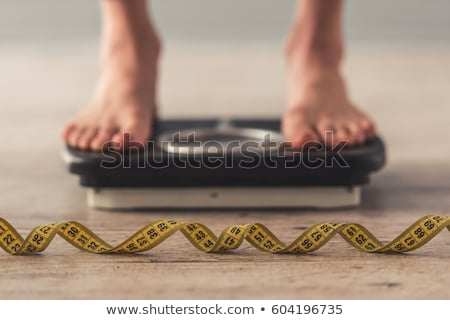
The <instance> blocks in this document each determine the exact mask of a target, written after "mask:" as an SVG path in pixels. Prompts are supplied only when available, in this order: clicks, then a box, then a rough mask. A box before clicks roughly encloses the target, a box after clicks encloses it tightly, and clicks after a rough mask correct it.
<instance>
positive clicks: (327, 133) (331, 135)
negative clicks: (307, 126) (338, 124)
mask: <svg viewBox="0 0 450 320" xmlns="http://www.w3.org/2000/svg"><path fill="white" fill-rule="evenodd" d="M316 131H317V135H318V136H319V137H320V140H321V142H322V143H323V144H324V145H325V146H327V147H332V146H333V144H334V140H336V136H335V135H336V128H335V127H334V126H333V124H332V123H331V122H330V121H320V122H319V123H318V124H317V126H316Z"/></svg>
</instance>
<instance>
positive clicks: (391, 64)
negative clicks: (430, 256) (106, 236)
mask: <svg viewBox="0 0 450 320" xmlns="http://www.w3.org/2000/svg"><path fill="white" fill-rule="evenodd" d="M330 1H331V0H330ZM295 6H296V1H294V0H283V1H273V0H245V1H238V0H228V1H223V0H152V1H151V11H152V15H153V16H154V19H155V20H156V22H157V25H158V28H159V30H160V33H161V34H162V38H163V41H164V56H163V59H162V69H161V71H162V74H161V87H160V89H161V90H160V92H161V94H160V97H159V101H160V103H159V104H160V107H161V115H162V116H163V117H173V116H177V117H188V116H203V117H205V116H218V115H223V114H231V115H239V116H253V117H254V116H263V117H266V116H267V117H268V116H279V115H280V114H281V113H282V111H283V108H284V61H283V42H284V37H285V34H286V33H287V31H288V30H289V26H290V23H291V18H292V16H293V12H294V9H295ZM345 32H346V39H347V41H346V42H347V55H346V61H345V65H344V72H345V75H346V77H347V79H348V81H349V87H350V91H351V96H352V97H353V100H354V101H355V102H356V103H357V104H358V105H359V106H361V108H362V109H363V110H365V111H366V112H367V113H368V114H370V115H371V116H372V118H374V119H375V121H376V123H377V125H378V128H379V132H380V135H382V136H383V137H384V138H385V140H386V141H387V143H388V152H389V153H388V155H389V166H388V171H387V172H388V173H389V172H391V173H393V174H391V175H387V176H386V178H385V179H388V178H389V179H390V178H392V179H397V181H399V182H398V183H400V184H401V179H400V178H399V177H397V176H396V173H397V172H399V170H400V171H401V170H406V169H404V168H407V167H408V166H415V165H418V166H421V167H422V168H423V167H424V164H427V163H431V160H432V161H433V164H435V165H437V167H439V165H440V166H441V167H442V166H445V168H446V169H448V167H449V164H448V159H449V158H450V148H448V147H447V145H448V136H449V131H448V130H449V127H448V119H449V116H450V93H449V88H450V48H449V45H450V1H448V0H429V1H423V0H395V1H388V0H378V1H372V0H349V1H347V4H346V12H345ZM99 35H100V15H99V1H93V0H77V1H61V0H39V1H34V0H20V1H10V0H0V128H1V134H0V144H1V146H2V151H1V152H2V154H3V153H5V154H9V155H13V156H12V157H3V159H2V160H1V161H2V162H1V167H2V168H3V169H1V170H2V171H1V175H2V179H3V181H4V182H5V188H4V189H3V191H4V192H3V199H4V201H3V202H2V204H0V209H2V208H4V207H5V206H6V207H16V206H17V204H16V201H17V199H16V198H15V196H14V195H13V191H11V193H9V191H8V190H9V188H11V186H13V187H14V186H16V188H22V189H24V188H25V189H27V187H26V186H25V184H27V183H29V182H30V181H35V180H36V181H37V180H38V181H39V183H41V184H42V183H44V182H43V181H44V180H46V179H50V180H48V181H51V177H54V178H55V179H56V180H58V181H61V177H64V179H70V178H69V175H68V174H66V173H65V172H64V167H63V166H62V165H61V163H62V161H61V158H60V157H59V151H60V149H61V147H62V142H61V140H60V136H59V133H60V131H61V128H62V126H63V124H64V123H65V121H67V120H68V119H70V117H71V116H72V115H74V114H75V113H76V112H77V110H79V109H80V108H81V107H83V106H84V105H85V104H86V103H87V102H88V100H89V98H90V96H91V93H92V90H93V88H94V85H95V82H96V79H97V75H98V44H99ZM418 150H420V152H419V151H418ZM30 159H32V161H33V168H30ZM58 164H59V165H60V166H57V165H58ZM435 165H433V166H429V168H431V167H436V166H435ZM389 170H391V171H389ZM396 170H397V171H396ZM430 170H431V169H430ZM448 171H449V172H450V170H448ZM436 172H437V173H436V174H437V175H440V174H441V173H442V170H437V171H436ZM428 174H430V172H428ZM19 177H20V178H21V179H22V180H20V179H18V178H19ZM8 179H9V180H8ZM399 179H400V180H399ZM64 181H66V180H64ZM375 181H377V180H375ZM408 183H409V184H410V182H408ZM433 183H434V182H433ZM442 183H444V182H442ZM50 184H51V182H48V183H47V185H46V188H50ZM405 184H406V182H405ZM430 184H431V182H430ZM382 185H383V186H386V185H387V183H386V181H383V183H382ZM6 186H8V187H6ZM52 186H53V185H52ZM69 186H70V187H69ZM446 186H448V183H447V184H446ZM59 187H61V185H60V184H59ZM6 188H7V189H6ZM55 188H56V187H55ZM67 188H69V190H76V191H75V192H76V194H77V195H79V196H80V199H81V195H82V193H81V191H79V189H78V188H77V186H76V181H75V178H73V177H72V179H70V180H68V182H67ZM43 190H44V191H45V188H44V189H43ZM44 191H42V192H44ZM35 192H36V185H34V186H30V196H31V195H32V194H33V195H34V194H35ZM8 194H11V201H6V200H7V199H8ZM36 197H38V195H36ZM71 197H73V195H71ZM5 199H6V200H5ZM33 199H35V202H36V205H38V204H40V205H42V208H43V210H46V209H47V208H46V206H47V203H46V202H45V199H42V200H41V199H37V198H35V196H33ZM71 199H72V198H71ZM69 203H73V201H72V200H70V201H69ZM65 209H67V208H66V207H65Z"/></svg>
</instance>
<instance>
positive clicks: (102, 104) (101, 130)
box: [62, 26, 159, 150]
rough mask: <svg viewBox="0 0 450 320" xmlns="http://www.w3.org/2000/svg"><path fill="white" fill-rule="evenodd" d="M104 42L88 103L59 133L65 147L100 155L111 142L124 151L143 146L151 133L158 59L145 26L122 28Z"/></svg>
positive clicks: (152, 36)
mask: <svg viewBox="0 0 450 320" xmlns="http://www.w3.org/2000/svg"><path fill="white" fill-rule="evenodd" d="M116 31H117V32H116ZM105 40H106V41H105V48H104V56H103V61H102V62H103V70H102V74H101V77H100V80H99V82H98V86H97V91H96V93H95V95H94V97H93V99H92V102H91V103H90V104H89V105H88V106H87V107H86V108H84V109H83V110H82V111H81V112H80V113H79V114H78V115H77V116H75V117H74V118H73V119H72V120H71V121H70V122H69V123H67V124H66V126H65V128H64V130H63V133H62V136H63V139H64V141H65V142H66V143H67V144H68V145H69V146H71V147H75V148H79V149H85V150H100V149H101V148H102V147H103V146H104V145H105V144H106V143H110V142H112V144H111V146H113V147H116V148H127V141H129V140H133V141H137V142H139V143H142V144H144V143H145V141H146V140H147V138H148V137H149V135H150V133H151V130H152V123H153V119H154V117H155V116H156V102H155V91H156V77H157V64H158V56H159V42H158V39H157V37H156V35H155V33H154V32H153V30H152V29H151V27H150V26H149V27H148V28H131V30H127V28H124V27H123V26H122V27H121V28H120V30H114V32H109V33H108V34H107V36H106V39H105ZM125 134H129V136H128V137H127V138H125ZM128 138H129V139H128Z"/></svg>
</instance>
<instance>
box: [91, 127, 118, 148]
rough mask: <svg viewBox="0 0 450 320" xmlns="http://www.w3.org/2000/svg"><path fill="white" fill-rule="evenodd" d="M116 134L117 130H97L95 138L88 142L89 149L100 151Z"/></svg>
mask: <svg viewBox="0 0 450 320" xmlns="http://www.w3.org/2000/svg"><path fill="white" fill-rule="evenodd" d="M116 132H117V129H112V128H99V129H98V130H97V132H96V135H95V137H93V138H92V140H91V142H90V147H91V149H92V150H97V151H98V150H101V149H102V148H103V147H104V145H105V144H106V143H108V142H111V138H112V136H113V135H114V134H115V133H116Z"/></svg>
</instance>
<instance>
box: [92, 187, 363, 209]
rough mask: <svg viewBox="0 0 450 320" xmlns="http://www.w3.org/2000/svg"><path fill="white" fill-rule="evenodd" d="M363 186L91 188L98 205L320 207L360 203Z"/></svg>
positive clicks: (142, 207) (346, 205)
mask: <svg viewBox="0 0 450 320" xmlns="http://www.w3.org/2000/svg"><path fill="white" fill-rule="evenodd" d="M360 200H361V187H359V186H352V187H347V186H336V187H334V186H333V187H233V188H227V187H190V188H87V203H88V206H89V207H93V208H97V209H114V210H120V209H125V210H130V209H189V208H216V209H219V208H220V209H232V208H275V207H276V208H317V209H335V208H342V207H355V206H358V205H359V204H360Z"/></svg>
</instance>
